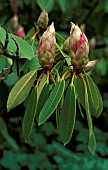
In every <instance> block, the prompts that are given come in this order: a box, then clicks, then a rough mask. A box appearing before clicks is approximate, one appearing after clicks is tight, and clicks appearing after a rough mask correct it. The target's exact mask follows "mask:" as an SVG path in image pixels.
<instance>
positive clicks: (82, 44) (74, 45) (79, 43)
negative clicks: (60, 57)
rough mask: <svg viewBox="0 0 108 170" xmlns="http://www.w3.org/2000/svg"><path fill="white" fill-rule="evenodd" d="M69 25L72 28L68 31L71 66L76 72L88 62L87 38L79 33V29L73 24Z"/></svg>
mask: <svg viewBox="0 0 108 170" xmlns="http://www.w3.org/2000/svg"><path fill="white" fill-rule="evenodd" d="M71 24H72V26H71V31H70V39H69V45H70V53H71V59H72V65H73V67H74V68H75V69H76V70H81V69H83V68H84V67H85V66H86V65H87V63H88V61H89V59H88V54H89V44H88V40H87V37H86V36H85V34H84V33H83V32H82V31H81V29H80V28H79V27H78V26H77V25H75V24H74V23H71Z"/></svg>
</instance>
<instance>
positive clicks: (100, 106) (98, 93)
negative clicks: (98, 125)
mask: <svg viewBox="0 0 108 170" xmlns="http://www.w3.org/2000/svg"><path fill="white" fill-rule="evenodd" d="M96 90H97V95H98V101H99V107H98V110H97V111H96V114H95V116H96V117H99V116H100V114H101V113H102V110H103V100H102V97H101V95H100V92H99V89H98V88H97V86H96Z"/></svg>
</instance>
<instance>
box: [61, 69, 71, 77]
mask: <svg viewBox="0 0 108 170" xmlns="http://www.w3.org/2000/svg"><path fill="white" fill-rule="evenodd" d="M69 72H71V70H68V71H66V72H65V73H64V74H63V76H62V79H64V77H65V76H66V74H68V73H69Z"/></svg>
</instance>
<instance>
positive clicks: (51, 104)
mask: <svg viewBox="0 0 108 170" xmlns="http://www.w3.org/2000/svg"><path fill="white" fill-rule="evenodd" d="M64 88H65V81H64V80H61V81H59V82H57V84H56V85H55V87H54V88H53V90H52V92H51V94H50V96H49V98H48V100H47V101H46V103H45V105H44V106H43V108H42V110H41V112H40V115H39V120H38V124H39V125H40V124H42V123H44V122H45V121H46V120H47V119H48V118H49V117H50V116H51V114H52V113H53V112H54V110H55V109H56V107H57V105H58V104H59V102H60V99H61V97H62V95H63V92H64Z"/></svg>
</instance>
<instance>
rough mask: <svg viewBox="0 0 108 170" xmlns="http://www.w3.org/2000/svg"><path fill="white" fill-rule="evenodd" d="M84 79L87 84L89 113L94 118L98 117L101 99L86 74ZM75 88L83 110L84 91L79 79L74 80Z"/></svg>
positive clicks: (101, 108)
mask: <svg viewBox="0 0 108 170" xmlns="http://www.w3.org/2000/svg"><path fill="white" fill-rule="evenodd" d="M84 78H85V81H86V84H87V93H88V103H89V108H90V113H91V114H92V115H93V116H95V117H99V116H100V114H101V113H102V110H103V101H102V97H101V95H100V92H99V90H98V88H97V86H96V85H95V83H94V82H93V81H92V79H91V78H90V76H89V75H87V74H86V75H85V76H84ZM75 86H76V90H77V93H78V98H79V101H80V103H81V105H82V106H83V107H84V108H85V95H84V93H85V92H84V91H85V89H84V85H83V82H82V80H81V79H80V78H79V77H77V78H76V81H75Z"/></svg>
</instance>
